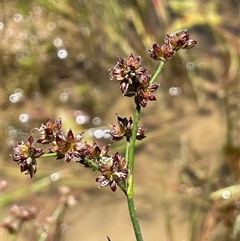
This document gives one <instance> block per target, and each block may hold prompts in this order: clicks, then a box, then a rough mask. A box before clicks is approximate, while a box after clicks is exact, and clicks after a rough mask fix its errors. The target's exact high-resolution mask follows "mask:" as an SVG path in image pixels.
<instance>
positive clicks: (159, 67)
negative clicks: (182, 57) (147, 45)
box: [150, 60, 166, 84]
mask: <svg viewBox="0 0 240 241" xmlns="http://www.w3.org/2000/svg"><path fill="white" fill-rule="evenodd" d="M165 63H166V62H164V61H163V60H161V61H160V64H159V66H158V68H157V71H156V72H155V74H154V75H153V77H152V78H151V80H150V84H153V83H154V82H155V80H156V78H157V77H158V75H159V74H160V72H161V71H162V70H163V66H164V64H165Z"/></svg>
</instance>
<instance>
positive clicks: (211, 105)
mask: <svg viewBox="0 0 240 241" xmlns="http://www.w3.org/2000/svg"><path fill="white" fill-rule="evenodd" d="M1 4H2V19H1V21H0V31H1V80H2V84H1V89H0V91H1V105H2V109H1V111H2V115H1V128H2V135H1V143H2V145H1V147H2V151H1V159H2V165H1V169H2V172H1V173H2V174H1V175H2V177H1V179H4V180H6V181H7V183H8V187H7V188H6V189H4V192H3V195H2V199H1V200H2V202H1V204H2V215H1V218H2V219H4V217H6V216H7V215H8V213H9V207H10V206H11V205H13V204H16V203H20V204H24V205H30V204H32V205H35V206H37V207H38V208H39V209H40V215H39V217H38V221H39V220H40V221H39V222H42V221H43V220H44V217H46V216H48V215H51V214H50V211H52V210H53V209H51V208H50V206H54V204H53V203H54V200H55V201H56V196H57V195H56V191H55V190H56V189H57V187H58V186H60V185H67V186H70V187H71V188H72V189H74V190H75V191H74V192H75V195H76V196H77V197H78V199H79V201H80V202H81V203H82V205H84V204H86V203H85V202H84V201H86V200H87V201H88V200H92V198H93V197H94V198H95V197H96V193H95V192H96V191H95V184H92V182H91V180H93V179H94V177H95V176H94V175H95V174H94V173H93V174H92V173H91V172H88V170H87V171H85V170H83V169H82V168H75V167H72V165H67V164H66V163H63V162H61V163H59V162H57V161H55V160H53V162H52V163H47V164H46V163H41V161H39V171H38V175H37V177H36V178H34V180H29V179H28V177H25V176H23V175H21V174H20V173H19V171H18V167H17V166H15V163H12V161H11V160H10V157H9V153H11V148H10V147H11V146H12V145H13V144H14V143H16V142H18V141H21V140H22V139H24V138H25V136H27V135H25V134H24V133H29V132H30V131H31V130H32V129H33V128H34V127H36V126H39V125H40V124H41V123H43V122H45V121H46V119H47V118H48V117H49V118H51V119H53V120H55V119H57V118H59V117H61V118H62V119H63V122H64V126H65V127H66V128H72V129H76V130H79V132H81V131H82V130H86V131H87V130H90V131H89V132H87V133H89V135H88V138H91V139H96V138H97V137H96V136H94V131H95V130H98V129H99V130H103V129H104V128H105V125H107V123H109V122H110V123H113V122H115V115H114V114H115V113H118V114H119V115H121V116H124V115H126V116H127V117H128V115H131V110H132V108H133V106H131V104H129V102H127V101H128V100H125V99H124V100H123V98H122V97H121V96H120V92H119V89H118V88H116V85H115V84H114V83H113V82H111V81H110V80H109V78H108V69H109V68H112V67H113V66H114V65H115V63H116V57H117V56H121V57H123V58H125V57H127V56H128V55H129V54H130V53H133V54H134V55H140V56H141V57H142V64H143V65H144V66H145V67H146V68H148V69H149V73H151V72H152V73H154V71H155V69H156V66H157V63H154V62H153V61H152V60H150V58H149V57H148V54H147V52H146V49H147V48H149V47H151V43H152V42H153V41H154V42H158V43H162V42H163V40H164V37H165V34H166V33H172V32H175V31H177V30H180V29H185V28H187V29H188V31H189V33H190V35H191V37H192V38H193V39H196V40H197V41H198V45H197V46H196V47H195V48H194V49H193V50H190V51H187V52H184V51H182V52H181V53H180V54H177V55H176V56H174V58H173V59H172V60H171V61H169V62H168V63H167V64H166V66H165V68H164V71H163V72H162V74H161V76H160V77H159V80H158V82H159V83H161V87H160V90H159V92H158V96H157V97H158V101H157V102H156V103H151V107H150V108H148V109H146V110H143V117H142V119H141V121H142V126H144V127H146V128H147V130H148V134H147V136H148V138H147V139H146V140H144V141H143V142H141V144H140V145H139V150H138V152H137V157H136V158H137V159H139V163H137V164H136V172H137V173H136V176H139V178H136V185H137V190H136V192H137V193H138V195H139V199H140V200H143V201H142V202H143V203H141V202H140V203H139V206H138V209H139V210H140V212H141V210H143V211H142V219H143V220H144V217H146V216H148V215H149V216H154V217H155V218H156V219H157V217H158V216H161V217H160V218H161V220H162V222H163V223H162V226H161V228H160V229H158V228H159V225H158V224H157V221H156V219H155V220H154V219H153V220H150V221H149V223H150V224H151V226H153V227H155V230H151V229H149V230H148V229H147V228H146V230H145V229H144V225H146V227H148V226H147V223H145V224H144V222H143V235H144V236H145V237H146V240H150V238H147V237H154V238H155V239H156V240H160V238H161V240H169V241H173V240H180V238H181V240H186V241H205V240H211V241H212V240H224V241H232V240H239V239H240V211H239V210H240V187H239V180H240V118H239V117H240V106H239V102H240V99H239V96H240V87H239V85H240V84H239V74H240V72H239V50H240V46H239V45H240V44H239V20H238V18H239V2H238V1H235V0H231V1H221V0H212V1H207V0H205V1H202V0H201V1H200V0H196V1H193V0H188V1H185V0H182V1H179V0H169V1H161V0H152V1H151V0H114V1H111V0H109V1H100V0H94V1H87V0H86V1H84V0H74V1H73V0H72V1H71V0H63V1H60V0H59V1H50V0H35V1H29V0H26V1H20V0H19V1H4V3H1ZM93 127H94V128H93ZM92 133H93V134H92ZM99 141H100V142H102V143H106V142H109V141H110V140H105V139H104V138H102V139H100V140H99ZM116 148H118V149H120V150H121V147H116ZM144 153H145V154H144ZM146 160H147V164H146ZM150 160H151V161H150ZM146 170H147V171H146ZM57 171H59V172H60V174H61V180H59V182H58V183H57V184H56V183H55V182H52V180H51V178H48V176H50V175H51V174H52V172H57ZM168 173H170V174H168ZM79 174H81V180H79V178H78V177H79ZM171 175H172V176H171ZM170 176H171V177H173V178H171V179H170V180H169V178H170ZM89 180H90V182H89ZM146 183H150V184H151V185H149V186H148V184H146ZM146 185H147V186H146ZM148 188H150V190H151V189H153V190H156V192H154V191H153V193H152V191H149V189H148ZM79 190H81V191H79ZM101 192H105V190H104V191H103V190H102V189H101ZM160 193H161V195H160ZM162 193H163V194H162ZM104 194H105V195H112V194H108V193H104ZM39 195H40V198H39ZM98 195H100V194H99V192H98ZM159 196H161V197H159ZM117 197H118V196H117ZM88 198H89V199H88ZM111 198H116V197H112V196H111V197H110V198H109V202H111V201H110V200H111ZM38 199H39V200H38ZM151 199H152V200H155V202H154V204H153V203H152V202H153V201H151ZM44 200H46V202H49V203H51V205H49V207H46V206H43V207H42V206H41V208H40V204H41V205H42V203H44ZM104 201H105V202H107V201H106V200H105V199H104V200H103V201H102V200H99V202H103V204H104ZM175 202H178V205H177V207H178V209H177V211H174V210H175V209H174V207H176V204H175ZM146 203H148V205H150V208H147V207H148V205H146ZM149 203H150V204H149ZM152 204H153V205H152ZM159 204H161V205H160V206H161V207H162V209H160V210H159V215H158V214H157V213H158V212H157V211H156V210H157V207H158V206H159ZM88 208H89V206H88ZM94 208H95V207H94V206H93V207H91V209H94ZM115 208H118V206H115ZM181 209H184V210H183V211H182V210H181ZM144 210H145V211H144ZM154 210H155V211H154ZM76 212H78V211H77V209H76ZM79 212H80V211H79ZM98 214H99V215H104V214H101V213H98ZM72 215H73V214H72ZM84 215H87V214H86V213H85V214H84ZM73 216H74V217H75V215H73ZM179 217H182V219H183V220H184V221H183V220H182V219H181V218H179ZM92 218H93V219H94V218H96V217H94V216H93V217H92ZM68 219H69V220H72V219H73V218H72V216H71V215H70V216H69V217H68ZM97 219H98V220H101V217H98V218H97ZM112 219H114V222H116V223H115V224H114V223H113V222H111V220H112ZM140 219H141V217H140ZM109 220H110V224H111V225H118V217H109ZM157 220H158V219H157ZM93 222H94V221H93ZM100 222H101V221H100ZM72 223H73V230H75V231H74V234H76V228H75V229H74V227H75V226H74V224H75V225H77V223H78V222H77V221H74V222H72ZM140 223H141V220H140ZM150 224H149V225H150ZM33 225H34V224H33ZM81 225H82V227H84V223H83V224H81ZM111 225H110V226H108V229H107V228H106V227H105V229H104V230H103V229H101V230H98V229H96V233H99V235H97V236H94V235H93V234H89V239H87V240H96V238H95V239H94V237H98V240H104V238H105V237H106V236H107V234H108V232H110V230H111V229H113V230H115V229H114V228H113V227H111ZM119 225H120V226H121V223H120V224H119ZM129 225H130V223H129ZM181 225H182V228H181V227H180V228H179V226H181ZM162 227H164V228H162ZM27 228H29V227H27ZM38 228H39V227H38ZM99 229H100V228H99ZM30 230H31V229H30ZM160 230H162V231H161V233H159V232H160ZM57 231H59V229H57V228H56V230H55V234H56V233H57ZM98 231H99V232H98ZM3 232H4V235H5V236H6V237H8V235H7V233H5V230H4V231H3ZM26 232H27V231H26V230H24V229H23V232H22V233H20V234H19V238H21V237H22V240H24V237H26ZM28 232H30V233H33V231H32V230H31V231H29V230H28ZM79 232H80V231H79ZM145 232H146V235H145ZM52 233H53V234H54V231H52V232H50V234H52ZM100 233H101V234H102V233H104V234H106V235H105V236H102V237H101V236H100V235H101V234H100ZM123 233H124V237H126V236H125V235H127V237H126V239H125V240H126V241H127V240H132V239H133V238H132V237H133V236H132V233H131V231H130V232H129V233H128V231H126V234H125V231H124V230H121V232H117V231H116V233H115V234H114V235H115V236H112V238H111V240H113V241H114V240H122V238H123V237H120V235H122V234H123ZM34 235H35V236H34ZM69 235H70V234H69ZM78 235H81V232H80V234H78ZM82 235H83V234H82ZM151 235H152V236H151ZM5 236H4V237H5ZM53 236H54V235H53ZM32 237H34V240H38V239H37V237H38V236H37V234H36V233H35V234H32ZM55 237H58V238H59V236H55ZM65 237H66V240H76V239H74V238H73V237H71V236H67V235H66V236H65ZM61 238H62V239H61V240H63V238H64V237H63V235H62V237H61ZM19 240H21V239H19ZM46 240H52V239H51V238H49V239H46ZM59 240H60V239H59Z"/></svg>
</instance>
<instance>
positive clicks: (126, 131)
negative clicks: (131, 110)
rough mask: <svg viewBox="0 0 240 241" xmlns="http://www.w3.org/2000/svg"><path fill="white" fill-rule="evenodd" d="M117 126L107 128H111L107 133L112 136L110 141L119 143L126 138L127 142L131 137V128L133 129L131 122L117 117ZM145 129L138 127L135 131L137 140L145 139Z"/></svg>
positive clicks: (130, 119)
mask: <svg viewBox="0 0 240 241" xmlns="http://www.w3.org/2000/svg"><path fill="white" fill-rule="evenodd" d="M117 120H118V124H117V125H116V124H109V126H110V127H111V128H112V130H111V131H110V132H109V134H110V135H111V136H112V140H114V141H119V140H122V139H123V138H124V137H126V140H127V141H129V140H130V138H131V136H132V128H133V120H132V118H131V117H130V118H129V119H127V118H126V117H124V118H122V117H120V116H118V115H117ZM144 132H145V129H144V128H142V127H139V128H138V129H137V136H136V139H137V140H142V139H143V138H145V137H146V136H145V133H144Z"/></svg>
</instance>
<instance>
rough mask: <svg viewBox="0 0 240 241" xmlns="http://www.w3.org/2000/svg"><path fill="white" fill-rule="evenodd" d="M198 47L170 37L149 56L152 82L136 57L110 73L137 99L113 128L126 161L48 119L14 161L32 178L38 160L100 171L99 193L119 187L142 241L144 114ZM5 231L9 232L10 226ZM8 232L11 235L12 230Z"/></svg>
mask: <svg viewBox="0 0 240 241" xmlns="http://www.w3.org/2000/svg"><path fill="white" fill-rule="evenodd" d="M196 44H197V41H195V40H192V39H190V38H189V34H188V32H187V30H184V31H178V32H175V33H173V34H167V35H166V38H165V41H164V43H163V44H162V45H158V44H157V43H153V44H152V47H151V48H150V49H148V54H149V56H150V57H151V58H152V59H153V60H156V61H159V66H158V68H157V70H156V72H155V74H154V75H153V76H152V75H150V74H149V73H148V70H147V69H146V68H144V67H143V66H142V65H141V57H140V56H138V57H134V56H133V54H130V55H129V56H128V57H127V58H125V59H124V58H121V57H118V59H117V64H116V65H115V67H113V68H112V69H110V70H109V77H110V80H112V81H116V82H117V83H119V85H120V91H121V94H122V96H124V97H129V98H133V100H134V104H135V113H134V115H133V117H132V118H129V119H128V118H126V117H120V116H118V115H117V123H116V124H113V125H110V127H111V130H110V131H109V134H110V135H111V137H112V140H114V141H125V143H126V148H125V156H122V155H121V154H120V153H119V152H118V151H117V152H115V153H111V150H110V145H106V146H103V147H100V146H99V145H98V143H97V142H95V141H93V143H88V142H85V141H83V136H84V133H80V134H74V133H73V131H72V130H71V129H70V130H69V131H68V132H67V133H64V132H63V131H62V130H61V128H62V121H61V118H59V119H58V120H56V121H52V120H50V119H48V120H47V121H46V123H45V124H42V125H41V126H40V127H37V128H35V130H37V132H38V133H39V137H38V138H37V139H36V138H34V137H33V136H30V137H29V138H28V141H27V142H26V143H24V142H23V141H22V142H20V143H18V144H17V145H16V146H14V147H13V151H14V153H13V155H11V158H12V160H13V161H14V162H16V163H17V164H18V165H19V167H20V171H21V172H24V173H25V174H28V175H29V176H30V177H33V176H34V175H35V174H36V172H37V160H38V159H41V158H49V157H56V159H64V160H65V161H66V162H67V163H69V162H71V161H74V162H76V163H80V164H81V165H83V167H85V168H88V169H89V168H90V169H93V170H95V171H97V172H98V173H99V175H98V176H97V177H96V179H95V181H96V182H97V183H98V184H99V186H100V187H105V186H109V187H110V189H111V191H113V192H115V191H116V190H117V188H118V187H119V188H120V189H121V191H122V192H123V193H124V195H125V196H126V199H127V203H128V208H129V215H130V218H131V221H132V225H133V229H134V233H135V236H136V240H137V241H143V236H142V233H141V229H140V225H139V222H138V218H137V213H136V210H135V207H134V191H133V189H134V185H133V184H134V172H133V170H134V156H135V142H136V141H138V140H142V139H144V138H146V135H145V128H143V127H139V120H140V114H141V109H142V108H146V107H147V105H148V102H149V101H156V96H155V94H154V93H155V91H156V90H157V89H158V88H159V86H160V85H159V84H157V83H156V82H155V81H156V78H157V76H158V75H159V74H160V72H161V71H162V69H163V67H164V65H165V63H166V62H167V61H168V60H170V59H171V58H172V57H173V55H175V54H176V52H177V51H178V50H180V49H190V48H192V47H194V46H195V45H196ZM39 145H41V146H45V147H44V148H42V147H38V146H39ZM46 150H47V151H46ZM4 227H6V228H8V226H7V225H4ZM9 230H10V231H11V230H12V229H11V227H9Z"/></svg>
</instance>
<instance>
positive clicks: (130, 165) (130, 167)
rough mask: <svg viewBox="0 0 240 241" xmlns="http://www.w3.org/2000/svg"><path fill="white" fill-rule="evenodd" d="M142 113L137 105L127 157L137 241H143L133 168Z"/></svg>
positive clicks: (129, 191) (131, 216)
mask: <svg viewBox="0 0 240 241" xmlns="http://www.w3.org/2000/svg"><path fill="white" fill-rule="evenodd" d="M140 111H141V106H140V105H139V104H137V105H136V111H135V116H134V122H133V129H132V137H131V141H130V145H129V143H128V144H127V147H128V148H127V150H126V156H127V157H128V158H129V159H128V171H129V176H128V180H127V203H128V210H129V214H130V218H131V221H132V225H133V229H134V233H135V237H136V240H137V241H143V237H142V233H141V228H140V225H139V222H138V219H137V214H136V209H135V206H134V200H133V167H134V153H135V141H136V136H137V129H138V122H139V120H140Z"/></svg>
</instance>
